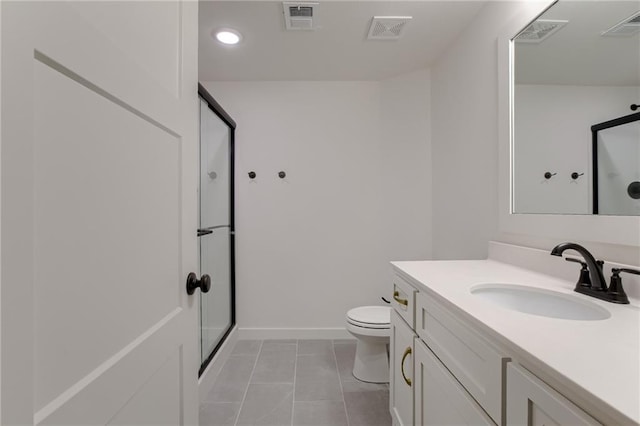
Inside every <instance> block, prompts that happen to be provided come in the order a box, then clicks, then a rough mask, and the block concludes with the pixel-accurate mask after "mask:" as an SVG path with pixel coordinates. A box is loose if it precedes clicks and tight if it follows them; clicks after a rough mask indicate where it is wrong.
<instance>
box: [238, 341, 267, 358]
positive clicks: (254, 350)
mask: <svg viewBox="0 0 640 426" xmlns="http://www.w3.org/2000/svg"><path fill="white" fill-rule="evenodd" d="M260 345H262V340H238V341H237V342H236V345H235V346H234V347H233V351H231V356H234V355H256V356H257V355H258V352H259V351H260Z"/></svg>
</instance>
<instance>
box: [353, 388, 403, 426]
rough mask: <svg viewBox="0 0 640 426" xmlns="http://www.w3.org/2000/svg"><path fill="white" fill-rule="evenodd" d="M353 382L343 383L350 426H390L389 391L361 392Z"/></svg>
mask: <svg viewBox="0 0 640 426" xmlns="http://www.w3.org/2000/svg"><path fill="white" fill-rule="evenodd" d="M357 385H358V384H355V386H354V383H353V382H345V383H343V387H344V402H345V406H346V407H347V418H348V420H349V425H350V426H390V425H391V415H390V414H389V390H388V389H378V390H368V391H362V390H359V389H360V386H357Z"/></svg>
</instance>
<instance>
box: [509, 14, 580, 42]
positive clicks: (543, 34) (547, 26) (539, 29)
mask: <svg viewBox="0 0 640 426" xmlns="http://www.w3.org/2000/svg"><path fill="white" fill-rule="evenodd" d="M568 22H569V21H564V20H557V19H538V20H536V21H533V22H532V23H531V25H529V26H528V27H527V28H525V29H524V30H522V32H521V33H520V34H518V35H517V36H516V38H515V41H517V42H519V43H540V42H542V40H544V39H546V38H547V37H549V36H550V35H551V34H553V33H555V32H556V31H558V30H559V29H560V28H562V27H564V26H565V25H567V23H568Z"/></svg>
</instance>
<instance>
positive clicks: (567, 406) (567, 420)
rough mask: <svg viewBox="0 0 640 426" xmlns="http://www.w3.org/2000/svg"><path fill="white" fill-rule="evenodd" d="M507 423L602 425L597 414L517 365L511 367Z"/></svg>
mask: <svg viewBox="0 0 640 426" xmlns="http://www.w3.org/2000/svg"><path fill="white" fill-rule="evenodd" d="M507 424H508V425H527V426H542V425H545V426H552V425H573V426H578V425H599V424H600V423H598V422H597V421H596V420H595V419H594V418H593V417H591V416H589V415H588V414H587V413H585V412H584V411H582V410H581V409H580V408H578V407H577V406H576V405H575V404H573V403H572V402H571V401H569V400H568V399H566V398H565V397H563V396H562V395H560V394H559V393H558V392H556V391H555V390H553V389H551V388H550V387H549V386H547V385H546V384H545V383H544V382H542V381H541V380H540V379H538V378H537V377H536V376H534V375H533V374H531V373H529V372H528V371H527V370H525V369H524V368H522V367H520V366H519V365H517V364H512V363H510V364H509V365H508V367H507Z"/></svg>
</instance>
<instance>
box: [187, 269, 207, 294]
mask: <svg viewBox="0 0 640 426" xmlns="http://www.w3.org/2000/svg"><path fill="white" fill-rule="evenodd" d="M198 287H199V288H200V291H201V292H203V293H207V292H208V291H209V289H210V288H211V277H210V276H209V275H207V274H204V275H202V277H200V279H198V276H197V275H196V274H194V273H193V272H190V273H189V275H187V294H188V295H189V296H191V295H192V294H193V293H194V292H195V291H196V288H198Z"/></svg>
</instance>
